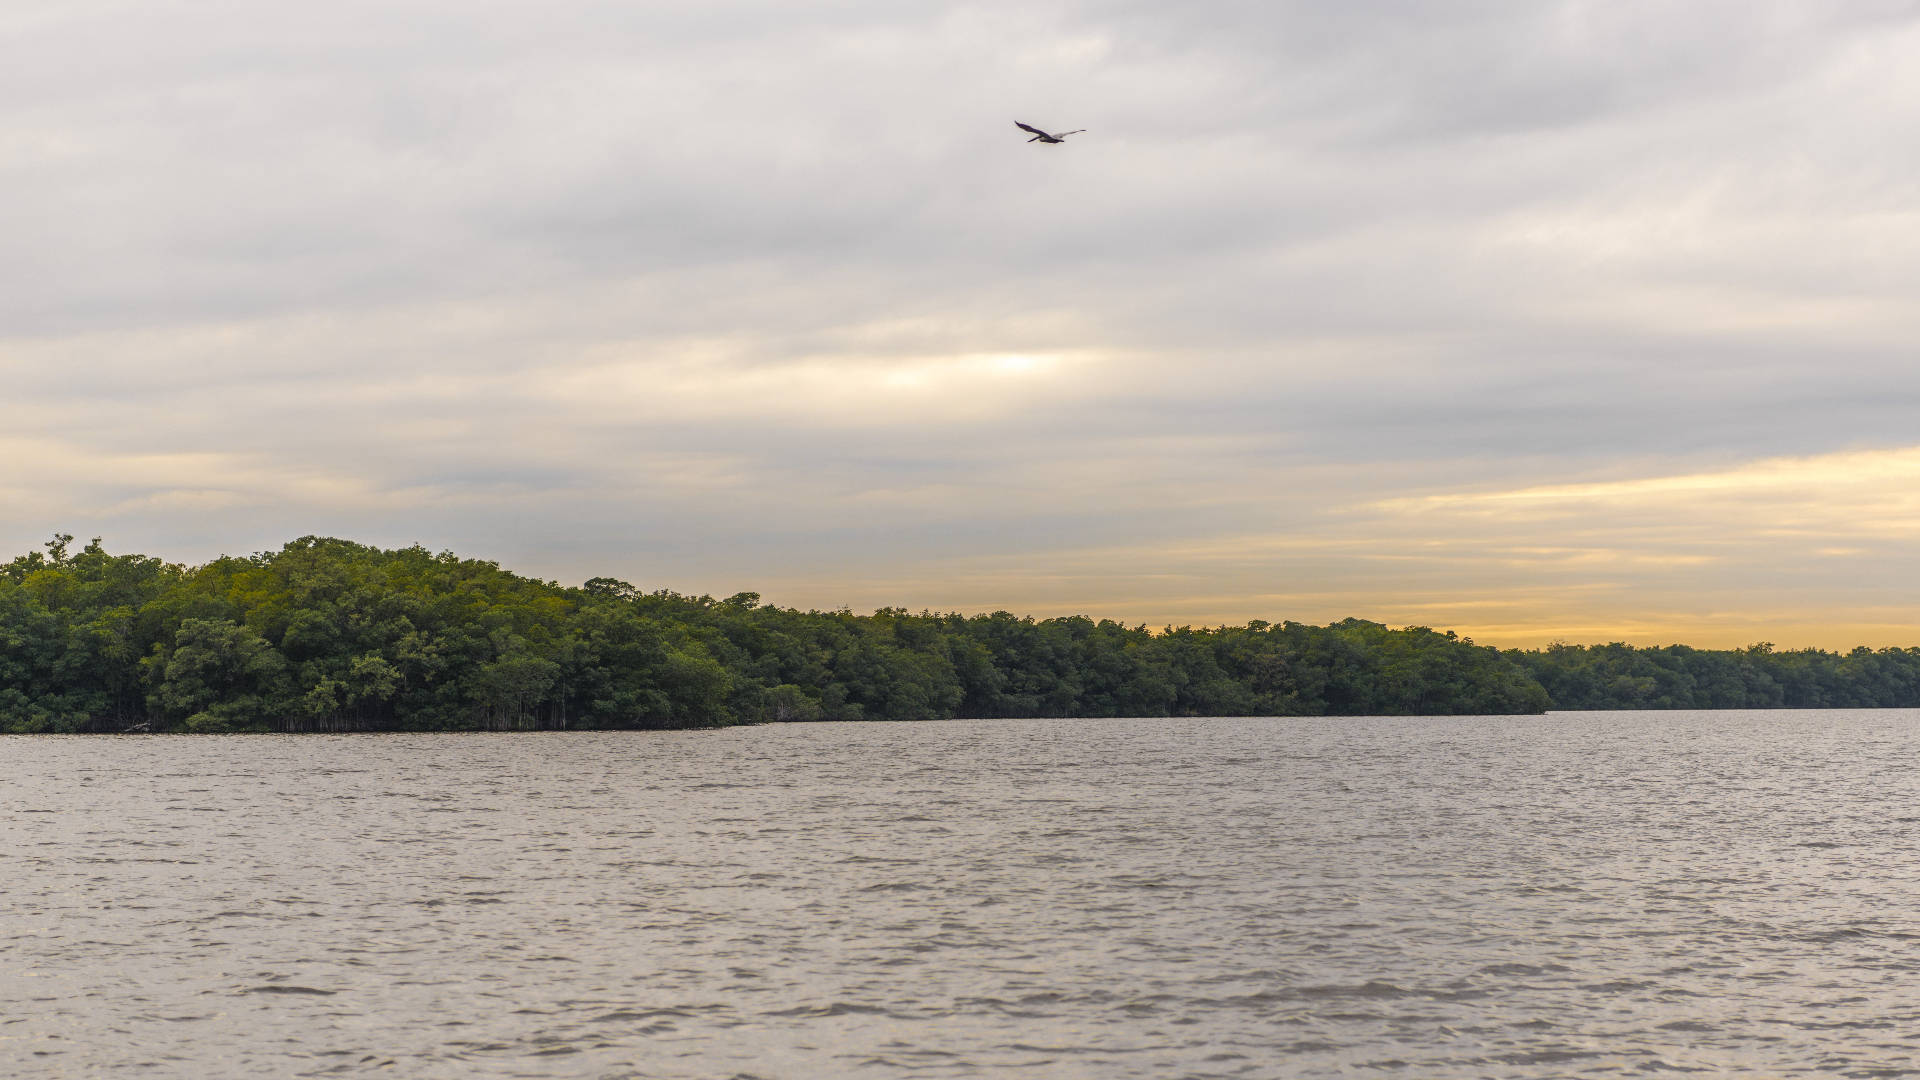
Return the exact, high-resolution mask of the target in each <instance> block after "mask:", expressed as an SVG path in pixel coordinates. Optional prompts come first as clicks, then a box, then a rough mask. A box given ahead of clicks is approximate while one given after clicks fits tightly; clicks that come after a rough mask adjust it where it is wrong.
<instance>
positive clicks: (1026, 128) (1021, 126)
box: [1013, 120, 1052, 138]
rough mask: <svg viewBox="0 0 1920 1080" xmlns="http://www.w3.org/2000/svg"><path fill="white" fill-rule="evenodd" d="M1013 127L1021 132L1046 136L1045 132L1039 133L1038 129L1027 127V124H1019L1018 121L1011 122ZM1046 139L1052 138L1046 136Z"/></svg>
mask: <svg viewBox="0 0 1920 1080" xmlns="http://www.w3.org/2000/svg"><path fill="white" fill-rule="evenodd" d="M1013 126H1014V127H1017V128H1019V129H1020V130H1021V131H1031V132H1033V133H1034V134H1035V135H1046V134H1047V133H1046V132H1044V131H1041V130H1040V129H1039V128H1037V127H1033V126H1031V125H1028V124H1023V123H1021V122H1020V121H1018V120H1015V121H1014V122H1013ZM1047 137H1048V138H1052V136H1050V135H1049V136H1047Z"/></svg>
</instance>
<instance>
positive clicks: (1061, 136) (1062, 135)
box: [1054, 128, 1087, 139]
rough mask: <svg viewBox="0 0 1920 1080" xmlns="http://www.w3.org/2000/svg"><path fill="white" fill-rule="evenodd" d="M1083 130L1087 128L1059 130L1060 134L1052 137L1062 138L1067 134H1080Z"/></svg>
mask: <svg viewBox="0 0 1920 1080" xmlns="http://www.w3.org/2000/svg"><path fill="white" fill-rule="evenodd" d="M1085 130H1087V129H1086V128H1074V129H1073V130H1072V131H1063V132H1061V133H1060V134H1058V135H1055V136H1054V138H1056V139H1064V138H1066V137H1067V136H1069V135H1078V134H1080V133H1081V132H1083V131H1085Z"/></svg>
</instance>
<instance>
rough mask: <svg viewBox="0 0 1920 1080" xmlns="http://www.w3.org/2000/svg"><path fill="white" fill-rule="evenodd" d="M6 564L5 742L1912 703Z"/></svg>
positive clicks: (420, 586)
mask: <svg viewBox="0 0 1920 1080" xmlns="http://www.w3.org/2000/svg"><path fill="white" fill-rule="evenodd" d="M46 549H47V550H46V551H44V552H32V553H30V554H27V555H23V556H21V557H19V558H16V559H14V560H13V561H12V562H10V563H7V564H5V566H3V567H0V730H5V731H11V732H41V731H56V732H58V731H252V730H270V731H376V730H411V731H421V730H472V729H490V730H512V729H532V728H566V727H582V728H585V727H590V728H679V727H712V726H721V725H727V724H739V723H753V722H759V721H769V720H934V719H943V718H947V717H953V716H976V717H1015V716H1019V717H1081V716H1084V717H1102V716H1167V715H1197V716H1267V715H1323V714H1347V715H1419V714H1486V713H1527V712H1540V711H1543V710H1545V709H1547V708H1551V707H1560V708H1583V709H1585V708H1662V707H1674V708H1680V707H1729V706H1775V705H1784V706H1793V705H1914V704H1920V651H1914V650H1882V651H1880V652H1870V651H1867V650H1855V651H1854V652H1853V653H1850V654H1848V655H1846V656H1844V657H1843V656H1838V655H1835V654H1831V653H1823V652H1772V651H1770V650H1769V649H1767V648H1765V647H1755V648H1751V649H1746V650H1740V651H1735V652H1708V651H1699V650H1692V649H1686V648H1683V647H1673V648H1667V649H1633V648H1630V647H1627V646H1624V645H1609V646H1601V647H1596V648H1592V649H1586V648H1579V647H1565V646H1555V647H1553V648H1550V649H1547V650H1545V651H1539V652H1506V653H1502V652H1500V651H1498V650H1495V649H1492V648H1487V647H1483V646H1477V645H1475V644H1473V643H1472V642H1471V641H1469V640H1463V639H1460V638H1458V637H1456V636H1455V635H1454V634H1452V633H1437V632H1435V631H1433V630H1429V629H1426V628H1424V627H1410V628H1407V629H1404V630H1391V629H1388V628H1387V627H1385V626H1381V625H1379V624H1377V623H1371V622H1364V621H1361V620H1357V619H1348V620H1346V621H1344V622H1339V623H1335V624H1333V625H1331V626H1325V627H1320V626H1306V625H1302V624H1300V623H1292V622H1288V623H1282V624H1279V625H1273V624H1269V623H1265V622H1258V621H1256V622H1253V623H1249V624H1248V625H1246V626H1238V627H1224V628H1216V629H1193V628H1188V627H1182V628H1179V629H1171V628H1169V629H1165V630H1162V631H1158V632H1153V631H1149V630H1147V629H1146V628H1145V627H1144V626H1135V627H1127V626H1123V625H1121V624H1119V623H1116V622H1111V621H1107V620H1101V621H1098V622H1096V621H1094V620H1091V619H1087V618H1082V617H1074V618H1061V619H1046V620H1034V619H1031V618H1021V617H1017V616H1014V615H1010V614H1008V613H1006V612H995V613H993V614H991V615H973V616H963V615H957V614H935V613H931V612H921V613H919V614H911V613H909V612H908V611H906V610H904V609H900V608H884V609H882V610H880V611H876V612H874V613H873V614H872V615H854V614H852V613H851V612H849V611H845V610H841V611H825V612H823V611H804V612H803V611H795V610H792V609H789V608H779V607H774V606H772V605H767V604H762V603H760V598H759V597H758V596H757V595H756V594H753V593H739V594H737V595H734V596H730V597H728V598H726V599H724V600H716V599H714V598H712V597H708V596H697V597H690V596H681V595H679V594H676V593H673V592H669V591H665V590H661V591H651V592H650V591H644V590H642V589H639V588H636V587H634V586H632V585H629V584H627V583H626V582H623V581H616V580H614V579H611V578H595V579H593V580H591V581H588V582H587V583H586V584H585V585H583V586H581V587H579V588H566V587H562V586H560V585H557V584H555V583H552V582H546V581H539V580H535V579H531V578H525V577H520V576H518V575H515V574H512V573H509V572H507V571H504V570H502V569H500V568H499V566H497V565H496V564H494V563H491V562H483V561H477V560H472V559H461V558H458V557H456V556H454V555H452V554H451V553H440V554H434V553H431V552H428V551H426V550H425V549H423V548H420V547H411V548H404V549H399V550H382V549H378V548H372V547H367V546H364V545H361V544H355V543H351V542H348V541H345V540H335V539H323V538H317V537H307V538H304V539H301V540H296V541H294V542H292V543H290V544H287V545H286V546H285V547H284V548H282V549H281V550H279V551H277V552H267V553H261V554H258V555H253V556H249V557H246V558H234V557H229V558H222V559H216V560H214V561H213V562H210V563H208V564H206V565H204V566H199V567H186V566H181V565H177V564H172V563H167V562H163V561H162V560H160V559H155V558H150V557H147V556H142V555H110V554H108V553H107V552H106V551H105V550H103V549H102V548H101V546H100V542H99V541H98V540H95V541H94V542H93V543H91V544H88V545H86V547H85V548H83V549H81V550H79V551H77V552H76V551H74V550H72V537H69V536H59V537H55V538H54V539H53V540H52V541H51V542H49V543H48V544H47V545H46Z"/></svg>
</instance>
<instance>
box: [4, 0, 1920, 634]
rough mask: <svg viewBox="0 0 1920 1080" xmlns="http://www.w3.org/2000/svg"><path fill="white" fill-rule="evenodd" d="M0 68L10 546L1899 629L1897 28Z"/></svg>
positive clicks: (976, 595)
mask: <svg viewBox="0 0 1920 1080" xmlns="http://www.w3.org/2000/svg"><path fill="white" fill-rule="evenodd" d="M0 38H4V39H5V41H6V42H7V52H8V54H9V55H10V56H15V57H19V58H21V60H22V62H21V63H19V64H10V65H8V66H7V67H6V69H5V70H4V71H0V103H3V104H0V146H4V148H5V152H4V154H0V225H4V228H0V247H3V248H4V255H5V258H4V259H0V378H4V380H5V386H6V388H7V392H6V393H5V395H4V396H0V433H4V434H0V500H3V501H4V502H3V503H0V505H4V506H5V508H6V513H5V514H4V517H3V519H0V541H4V542H6V543H7V544H9V545H10V550H14V551H18V550H24V549H26V548H27V547H29V546H31V545H33V544H35V543H37V542H38V541H40V540H42V539H44V538H45V537H46V536H47V535H48V534H49V533H51V532H53V531H55V530H61V531H69V532H74V533H82V534H87V535H92V534H100V535H103V536H105V537H106V538H107V541H108V544H109V546H110V547H112V548H114V549H116V550H130V549H131V550H145V551H151V552H154V553H157V554H165V555H167V556H169V557H172V558H179V559H184V560H198V559H202V558H206V557H209V556H211V555H213V554H216V553H218V552H220V551H244V550H250V549H254V548H259V547H265V546H271V545H275V544H277V543H278V542H279V541H281V540H284V539H286V538H289V537H291V536H295V535H300V534H303V533H316V532H317V533H329V534H338V535H347V536H352V537H355V538H359V539H364V540H368V541H370V542H377V543H408V542H414V541H420V542H423V543H426V544H428V545H429V546H432V547H451V548H454V549H456V550H460V551H462V552H469V553H474V554H480V555H484V556H487V557H493V558H498V559H501V560H502V561H503V562H505V563H507V564H508V565H510V566H513V567H515V568H517V569H522V570H525V571H528V572H533V573H538V574H542V575H545V576H551V577H556V578H559V579H562V580H575V581H577V580H579V579H582V578H584V577H586V576H589V575H593V574H613V575H616V576H620V577H625V578H629V579H631V580H634V581H636V582H639V583H643V584H646V585H647V586H649V587H673V588H678V589H682V590H690V591H714V592H717V593H721V594H725V593H731V592H733V591H736V590H738V589H743V588H757V589H759V590H760V591H762V592H763V593H765V594H766V595H767V596H768V598H769V599H773V600H777V601H779V602H783V603H791V604H797V605H801V606H812V605H818V606H836V605H839V604H842V603H845V604H850V605H852V606H854V607H856V608H864V607H871V606H878V605H881V604H894V603H899V604H906V605H909V606H913V607H920V606H928V607H935V608H949V607H956V608H962V609H968V610H973V609H979V608H992V607H1006V608H1011V609H1014V610H1021V611H1031V612H1035V613H1041V614H1051V613H1062V612H1069V611H1085V612H1088V613H1092V614H1100V615H1111V616H1113V617H1117V618H1122V619H1125V620H1127V621H1130V622H1137V621H1146V622H1149V623H1154V624H1159V623H1163V622H1173V623H1182V622H1218V621H1241V620H1244V619H1248V618H1254V617H1261V618H1268V619H1276V618H1297V619H1309V620H1324V619H1330V618H1337V617H1341V616H1345V615H1349V614H1354V615H1362V616H1367V617H1373V618H1380V619H1383V620H1385V621H1389V622H1394V623H1405V622H1419V623H1427V624H1431V625H1444V626H1451V627H1456V628H1459V629H1461V630H1463V631H1465V632H1468V633H1472V634H1475V635H1476V636H1479V637H1481V638H1482V639H1484V640H1492V641H1497V642H1499V643H1503V644H1505V643H1514V644H1522V643H1532V642H1538V641H1544V640H1550V639H1552V638H1555V637H1564V638H1567V639H1569V640H1592V639H1598V638H1606V637H1616V636H1625V637H1629V638H1631V639H1633V640H1638V641H1643V642H1650V641H1664V640H1688V641H1693V642H1696V643H1701V644H1738V643H1745V642H1748V641H1753V640H1760V639H1763V638H1764V639H1772V640H1776V641H1779V642H1781V643H1782V644H1822V645H1828V646H1839V645H1848V644H1853V643H1855V642H1856V641H1865V642H1868V643H1872V644H1888V643H1895V642H1898V643H1903V644H1912V643H1920V616H1916V615H1915V614H1913V613H1914V611H1915V610H1916V609H1915V607H1914V604H1913V601H1914V600H1915V599H1916V598H1915V597H1914V596H1912V595H1909V594H1908V593H1906V592H1903V591H1901V590H1902V589H1903V588H1905V587H1904V586H1902V585H1899V584H1898V583H1899V582H1900V580H1901V578H1900V575H1899V567H1900V566H1902V565H1903V564H1906V565H1910V563H1911V557H1912V556H1913V555H1914V554H1915V545H1916V540H1920V537H1916V536H1915V535H1914V525H1913V522H1914V520H1915V508H1914V507H1913V505H1912V504H1911V500H1910V499H1908V498H1907V497H1906V496H1905V495H1904V494H1903V493H1904V492H1905V491H1908V490H1914V487H1913V485H1912V481H1913V480H1916V479H1920V476H1915V475H1914V473H1915V472H1916V471H1920V470H1916V468H1915V467H1914V466H1913V464H1912V463H1913V461H1914V460H1915V455H1916V454H1920V436H1916V435H1915V434H1914V427H1913V422H1912V418H1913V416H1914V415H1915V414H1916V406H1920V375H1916V374H1915V370H1914V364H1913V346H1914V344H1915V342H1920V308H1916V307H1915V306H1914V305H1913V304H1912V302H1911V284H1912V282H1914V281H1920V207H1916V205H1915V201H1914V198H1913V195H1912V183H1911V177H1912V176H1913V175H1914V174H1915V172H1916V171H1920V170H1917V169H1916V166H1920V161H1917V160H1915V159H1916V157H1920V151H1916V150H1915V149H1914V148H1915V147H1916V146H1920V138H1916V137H1915V136H1916V135H1920V74H1916V73H1920V64H1916V63H1915V61H1916V60H1917V59H1920V4H1916V3H1912V2H1883V0H1859V2H1848V3H1838V4H1836V3H1832V2H1826V3H1815V2H1811V0H1806V2H1794V0H1781V2H1777V3H1770V4H1765V5H1753V4H1750V3H1748V4H1736V3H1732V2H1730V0H1728V2H1721V0H1708V2H1703V3H1695V4H1689V5H1685V6H1684V7H1676V6H1674V5H1671V4H1666V3H1655V2H1652V0H1646V2H1624V3H1623V2H1619V0H1614V2H1609V3H1598V2H1592V3H1589V2H1558V3H1546V4H1542V3H1533V2H1518V0H1514V2H1506V0H1502V2H1492V0H1484V2H1474V3H1465V4H1449V5H1444V6H1436V5H1423V4H1413V3H1407V2H1404V0H1365V2H1359V0H1357V2H1354V3H1347V4H1341V5H1328V4H1323V3H1317V2H1316V3H1309V2H1297V3H1279V4H1275V3H1271V2H1263V3H1257V4H1256V3H1239V2H1229V0H1221V2H1215V3H1209V4H1205V5H1201V6H1200V7H1198V8H1195V7H1186V8H1169V7H1167V6H1166V5H1149V4H1140V3H1132V2H1108V3H1094V2H1068V0H1063V2H1060V3H1054V4H1040V5H1035V4H1028V3H1022V4H1013V3H969V4H965V5H961V4H953V5H939V4H929V5H910V6H908V7H907V8H903V7H902V6H901V5H897V4H882V3H877V2H873V3H868V2H860V0H843V2H836V3H827V4H810V5H803V6H796V5H784V4H783V5H776V4H770V3H762V2H752V0H736V2H725V3H713V4H704V5H700V6H699V7H698V8H697V9H690V8H689V7H688V6H687V5H644V4H643V5H632V4H622V5H613V4H602V3H572V2H560V3H542V4H533V3H517V2H516V3H490V4H481V5H474V4H458V5H456V4H452V3H448V2H445V0H403V2H398V3H396V2H383V3H379V4H372V3H343V4H334V5H327V6H323V7H312V6H307V7H295V6H286V5H274V6H269V7H262V6H261V5H258V4H241V3H222V2H178V3H151V2H149V3H142V4H129V3H122V2H118V0H97V2H84V0H76V2H74V3H70V4H64V5H61V6H59V7H58V8H52V7H46V8H43V9H41V10H38V11H29V12H24V13H13V14H8V15H4V16H0ZM1016 119H1018V120H1024V121H1027V122H1029V123H1035V124H1038V125H1041V126H1051V127H1086V128H1089V129H1090V131H1089V132H1088V134H1087V135H1085V136H1079V137H1076V138H1075V139H1074V140H1073V141H1072V142H1070V143H1069V144H1068V145H1066V146H1058V147H1048V146H1040V145H1028V144H1025V143H1022V142H1021V141H1020V139H1021V137H1022V136H1021V134H1020V133H1019V132H1018V131H1016V130H1015V129H1014V128H1013V126H1012V122H1013V121H1014V120H1016Z"/></svg>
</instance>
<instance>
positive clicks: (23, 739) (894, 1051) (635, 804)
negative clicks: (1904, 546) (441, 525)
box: [0, 711, 1920, 1080]
mask: <svg viewBox="0 0 1920 1080" xmlns="http://www.w3.org/2000/svg"><path fill="white" fill-rule="evenodd" d="M0 777H4V783H3V784H0V813H3V814H4V817H3V818H0V828H4V835H0V1074H4V1075H8V1076H13V1077H76V1078H78V1077H103V1076H104V1077H123V1076H124V1077H132V1076H141V1077H173V1076H180V1077H194V1078H201V1077H215V1078H217V1077H235V1078H238V1077H259V1076H275V1077H281V1076H359V1075H374V1074H380V1075H390V1076H401V1077H448V1078H453V1077H459V1078H466V1077H495V1076H497V1077H658V1078H682V1077H685V1078H722V1077H756V1078H763V1080H773V1078H813V1077H855V1078H860V1077H870V1078H875V1080H886V1078H904V1077H971V1076H990V1075H1003V1076H1009V1077H1087V1078H1094V1077H1099V1078H1103V1080H1104V1078H1115V1077H1138V1078H1149V1077H1151V1078H1154V1080H1164V1078H1171V1077H1203V1076H1204V1077H1276V1078H1277V1077H1332V1076H1406V1077H1543V1076H1646V1075H1652V1074H1659V1073H1665V1072H1675V1073H1678V1072H1684V1071H1692V1072H1696V1073H1703V1074H1709V1075H1740V1074H1749V1075H1766V1076H1781V1075H1794V1074H1804V1075H1822V1076H1834V1075H1843V1076H1893V1075H1901V1074H1903V1073H1908V1072H1913V1071H1916V1070H1920V712H1916V711H1862V712H1846V711H1834V712H1710V713H1709V712H1693V713H1559V714H1549V715H1547V716H1544V717H1448V718H1406V717H1398V718H1290V719H1170V720H1169V719H1158V720H1082V721H1067V720H1046V721H1006V720H998V721H952V722H946V723H929V724H881V723H875V724H818V725H791V726H772V727H755V728H734V729H728V730H721V731H702V732H661V733H653V732H581V733H548V734H501V735H494V734H472V735H468V734H431V735H346V736H205V737H182V736H91V737H85V736H83V737H58V736H8V737H0Z"/></svg>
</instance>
